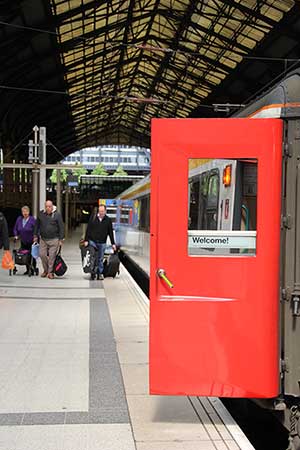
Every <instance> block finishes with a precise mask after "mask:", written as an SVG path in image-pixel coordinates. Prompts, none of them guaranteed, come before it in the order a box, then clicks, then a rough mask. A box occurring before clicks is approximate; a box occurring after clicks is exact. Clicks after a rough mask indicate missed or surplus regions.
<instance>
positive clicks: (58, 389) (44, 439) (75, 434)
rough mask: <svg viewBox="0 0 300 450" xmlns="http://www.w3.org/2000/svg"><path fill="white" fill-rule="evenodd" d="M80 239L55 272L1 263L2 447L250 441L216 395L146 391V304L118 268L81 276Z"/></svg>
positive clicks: (180, 447) (96, 448)
mask: <svg viewBox="0 0 300 450" xmlns="http://www.w3.org/2000/svg"><path fill="white" fill-rule="evenodd" d="M78 240H79V236H77V237H76V236H75V238H74V239H73V241H69V242H67V243H66V244H65V246H64V249H63V256H64V258H65V260H66V262H67V264H68V266H69V270H68V272H67V274H66V275H65V277H63V278H62V279H55V280H48V279H41V278H40V277H32V278H28V277H26V276H23V275H22V272H23V269H22V268H20V270H19V272H18V274H17V275H16V276H13V277H9V276H8V274H7V273H6V272H4V271H3V270H1V271H0V450H211V449H215V450H216V449H217V450H223V449H225V450H226V449H227V450H236V449H243V450H244V449H245V450H251V449H252V447H251V446H250V444H249V443H248V441H247V440H246V439H245V437H244V435H243V434H242V433H241V434H240V435H237V433H239V429H238V427H237V426H236V424H234V422H233V421H232V422H231V419H230V417H229V418H228V417H227V418H226V419H222V414H223V412H222V411H219V413H217V412H216V411H217V410H218V408H219V407H220V404H219V403H216V404H213V400H207V399H204V400H203V402H202V401H200V400H199V399H197V398H192V399H189V398H187V397H158V396H149V395H148V304H147V302H146V301H145V299H144V298H143V297H142V296H141V295H140V293H139V290H138V289H137V288H136V286H135V284H134V283H132V281H130V278H129V276H128V274H127V272H126V271H125V270H124V269H122V271H121V277H120V278H116V279H106V280H104V282H101V281H98V282H97V281H89V279H88V276H87V275H84V274H83V273H82V270H81V261H80V254H79V249H78ZM0 257H1V255H0ZM216 400H218V399H216ZM211 408H212V409H213V411H214V414H216V418H215V421H213V420H212V415H211V414H209V411H210V409H211ZM224 420H225V422H226V423H227V425H228V426H227V425H224V423H223V422H224Z"/></svg>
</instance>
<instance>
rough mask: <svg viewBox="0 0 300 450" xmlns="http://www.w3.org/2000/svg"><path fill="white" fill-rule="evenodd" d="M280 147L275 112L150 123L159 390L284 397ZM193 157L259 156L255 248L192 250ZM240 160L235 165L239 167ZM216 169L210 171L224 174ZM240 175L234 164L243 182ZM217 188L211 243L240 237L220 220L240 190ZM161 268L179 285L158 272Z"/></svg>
mask: <svg viewBox="0 0 300 450" xmlns="http://www.w3.org/2000/svg"><path fill="white" fill-rule="evenodd" d="M281 152H282V122H281V121H280V120H277V119H154V120H153V121H152V172H151V274H150V300H151V304H150V392H151V393H152V394H162V395H164V394H165V395H202V396H228V397H255V398H258V397H274V396H276V395H277V394H278V391H279V348H278V342H279V330H278V327H279V323H278V306H279V242H280V198H281V190H280V187H281ZM191 158H192V159H203V160H204V161H206V162H207V161H208V162H207V164H209V162H210V161H214V160H221V161H226V160H229V161H233V160H237V161H241V160H244V161H253V160H255V161H257V199H256V202H257V204H256V208H257V209H256V224H255V226H256V233H255V232H252V235H251V233H249V236H250V235H251V236H252V237H251V236H250V237H249V238H248V237H247V239H255V238H253V236H254V235H256V244H255V247H256V251H255V254H253V253H249V252H248V253H247V252H246V253H245V252H243V251H239V252H238V253H237V252H236V251H233V252H232V251H231V253H228V252H227V253H226V251H225V252H224V254H221V255H218V254H216V253H215V252H212V251H207V252H206V254H200V255H197V254H196V255H195V254H189V251H188V241H189V239H190V238H189V234H193V233H194V234H195V233H196V234H197V231H192V232H189V231H188V228H189V225H190V222H191V219H190V218H189V212H188V211H189V202H190V197H189V176H190V175H189V174H191V172H189V160H190V159H191ZM236 165H237V164H235V163H233V164H231V166H232V168H233V169H234V168H235V166H236ZM228 166H230V164H227V166H226V167H227V168H228ZM213 167H214V166H213V165H211V169H210V170H207V171H206V172H205V176H206V175H207V174H215V173H216V172H217V169H216V167H215V168H213ZM233 169H232V170H233ZM226 170H227V169H226ZM224 173H225V172H224ZM201 176H202V175H201ZM234 176H235V175H234V171H233V173H232V177H233V183H237V175H236V179H235V178H234ZM203 177H204V175H203ZM204 178H205V177H204ZM201 180H202V178H201ZM201 182H202V181H201ZM213 182H215V180H213V181H212V182H211V183H210V185H212V186H213V188H214V189H215V191H214V192H217V190H216V189H217V188H216V186H218V185H217V183H215V184H213ZM219 183H222V180H221V181H220V182H219ZM224 183H225V182H224ZM214 186H215V187H214ZM220 186H221V184H220ZM220 186H219V190H220V192H219V194H218V195H219V196H218V200H217V197H216V198H215V201H216V202H217V201H219V205H220V198H221V195H223V197H224V199H223V200H224V203H222V205H221V206H220V207H219V206H216V208H219V213H220V215H221V217H220V218H219V219H218V218H217V215H216V214H215V213H210V216H209V217H210V221H211V223H213V224H215V225H213V227H214V226H215V228H213V229H214V231H212V232H211V235H212V236H213V238H211V237H210V238H205V242H213V243H214V242H221V243H222V242H227V240H228V239H231V237H232V236H233V238H234V239H238V238H239V234H243V232H241V231H239V232H238V233H239V234H238V233H237V235H235V232H234V231H233V232H232V231H231V232H228V233H227V234H226V236H227V237H226V238H224V239H223V237H222V236H221V238H220V236H219V235H220V234H222V233H220V227H221V225H220V223H221V219H222V220H223V225H224V223H225V222H226V220H227V219H226V214H227V215H228V214H229V213H230V211H231V209H230V208H231V205H232V203H231V202H232V201H235V200H234V199H236V195H237V189H235V190H234V189H233V190H232V193H231V195H228V199H227V198H226V192H227V191H226V190H223V194H222V193H221V187H220ZM224 186H226V185H224ZM224 186H223V185H222V189H223V187H224ZM231 187H232V188H234V187H235V185H232V186H231ZM224 189H225V188H224ZM243 189H244V190H245V186H243ZM224 192H225V194H224ZM228 192H229V191H228ZM197 195H198V194H197ZM223 200H222V201H223ZM250 203H251V202H250V201H249V205H250V206H249V208H248V209H249V210H251V204H250ZM225 205H226V208H225ZM206 206H207V208H208V206H209V205H206ZM222 208H223V209H222ZM233 209H234V208H233V206H232V212H233ZM208 210H209V208H208ZM210 211H213V209H211V210H210ZM216 211H217V209H216ZM225 212H226V214H225ZM228 220H229V219H228ZM228 220H227V222H228ZM217 221H218V222H217ZM218 224H219V225H218ZM218 230H219V231H218ZM199 233H200V234H201V232H199ZM206 233H207V232H206ZM204 234H205V231H204ZM216 236H217V238H216ZM201 239H202V238H201ZM241 245H242V244H241ZM204 250H205V251H206V250H207V249H204ZM159 269H160V270H161V271H160V273H159V274H160V275H162V274H166V276H167V278H168V279H169V280H170V281H171V283H172V284H173V287H170V286H169V285H168V283H167V280H166V279H164V277H163V278H161V277H160V276H159V275H158V271H159Z"/></svg>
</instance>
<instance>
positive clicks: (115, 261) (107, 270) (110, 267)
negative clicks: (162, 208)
mask: <svg viewBox="0 0 300 450" xmlns="http://www.w3.org/2000/svg"><path fill="white" fill-rule="evenodd" d="M119 273H120V259H119V256H118V254H117V253H114V254H113V255H110V256H109V257H108V261H106V260H105V261H104V263H103V275H104V277H106V278H107V277H113V278H115V276H116V275H117V274H119Z"/></svg>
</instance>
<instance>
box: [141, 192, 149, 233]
mask: <svg viewBox="0 0 300 450" xmlns="http://www.w3.org/2000/svg"><path fill="white" fill-rule="evenodd" d="M139 229H140V230H142V231H147V232H149V231H150V196H149V195H147V196H146V197H142V198H141V200H140V218H139Z"/></svg>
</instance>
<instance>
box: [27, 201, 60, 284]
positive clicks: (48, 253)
mask: <svg viewBox="0 0 300 450" xmlns="http://www.w3.org/2000/svg"><path fill="white" fill-rule="evenodd" d="M39 236H40V257H41V260H42V264H43V268H44V272H43V273H42V275H41V277H42V278H46V277H48V278H50V279H53V278H54V273H53V266H54V261H55V257H56V255H57V252H58V249H59V247H60V246H61V245H62V241H63V239H64V224H63V221H62V218H61V215H60V213H59V212H58V211H57V209H56V206H54V205H53V203H52V201H51V200H47V201H46V203H45V209H44V210H43V211H40V213H39V215H38V218H37V221H36V225H35V229H34V240H35V241H37V240H38V237H39Z"/></svg>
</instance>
